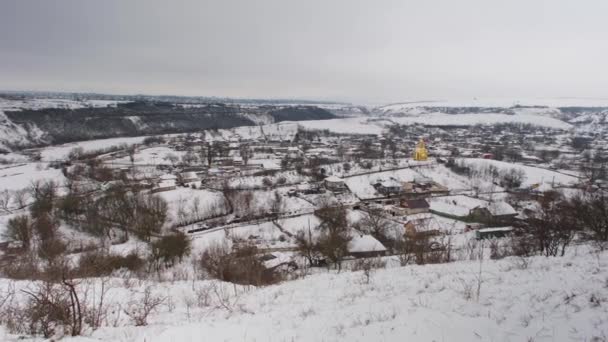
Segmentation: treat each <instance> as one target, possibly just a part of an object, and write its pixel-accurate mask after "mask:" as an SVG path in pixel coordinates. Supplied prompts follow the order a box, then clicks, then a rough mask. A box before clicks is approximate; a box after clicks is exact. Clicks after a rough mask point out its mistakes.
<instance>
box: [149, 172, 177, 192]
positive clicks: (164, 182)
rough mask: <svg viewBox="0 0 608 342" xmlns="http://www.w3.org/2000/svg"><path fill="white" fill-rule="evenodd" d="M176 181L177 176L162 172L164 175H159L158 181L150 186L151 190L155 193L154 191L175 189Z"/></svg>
mask: <svg viewBox="0 0 608 342" xmlns="http://www.w3.org/2000/svg"><path fill="white" fill-rule="evenodd" d="M176 181H177V176H175V175H172V174H164V175H162V176H160V178H159V181H158V182H157V183H156V185H155V186H154V187H153V188H152V192H153V193H156V192H163V191H170V190H175V189H176V188H177V186H176Z"/></svg>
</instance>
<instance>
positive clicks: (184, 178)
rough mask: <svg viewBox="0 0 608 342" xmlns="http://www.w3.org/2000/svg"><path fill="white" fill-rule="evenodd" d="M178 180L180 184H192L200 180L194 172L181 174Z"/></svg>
mask: <svg viewBox="0 0 608 342" xmlns="http://www.w3.org/2000/svg"><path fill="white" fill-rule="evenodd" d="M179 178H180V182H181V183H182V184H188V183H194V182H198V181H199V180H200V179H199V177H198V175H197V174H196V172H194V171H186V172H182V173H180V174H179Z"/></svg>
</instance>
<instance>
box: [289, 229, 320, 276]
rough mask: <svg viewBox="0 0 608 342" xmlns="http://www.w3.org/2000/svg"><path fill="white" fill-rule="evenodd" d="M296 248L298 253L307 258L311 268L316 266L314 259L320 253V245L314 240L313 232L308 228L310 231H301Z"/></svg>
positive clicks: (297, 237)
mask: <svg viewBox="0 0 608 342" xmlns="http://www.w3.org/2000/svg"><path fill="white" fill-rule="evenodd" d="M295 240H296V246H297V250H298V253H299V254H300V255H301V256H303V257H304V258H306V260H307V261H308V265H309V266H311V267H312V266H313V265H314V259H315V257H316V255H317V253H318V252H319V245H318V244H317V243H316V241H314V240H313V238H312V231H311V230H310V227H308V231H306V232H305V231H303V230H301V231H299V232H298V233H297V234H296V236H295Z"/></svg>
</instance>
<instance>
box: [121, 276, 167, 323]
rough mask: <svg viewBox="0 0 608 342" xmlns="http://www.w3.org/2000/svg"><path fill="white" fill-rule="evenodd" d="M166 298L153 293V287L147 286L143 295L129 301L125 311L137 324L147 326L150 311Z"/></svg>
mask: <svg viewBox="0 0 608 342" xmlns="http://www.w3.org/2000/svg"><path fill="white" fill-rule="evenodd" d="M165 300H166V298H165V297H162V296H159V295H156V294H153V293H152V287H151V286H147V287H146V288H145V289H144V293H143V297H142V298H140V299H138V300H133V301H131V302H129V304H128V305H127V308H125V309H124V310H123V311H124V313H125V314H126V315H127V316H129V317H130V318H131V320H133V323H134V324H135V326H138V327H139V326H146V325H148V316H149V315H150V313H152V312H153V311H154V310H156V308H157V307H158V306H160V305H161V304H163V303H164V302H165Z"/></svg>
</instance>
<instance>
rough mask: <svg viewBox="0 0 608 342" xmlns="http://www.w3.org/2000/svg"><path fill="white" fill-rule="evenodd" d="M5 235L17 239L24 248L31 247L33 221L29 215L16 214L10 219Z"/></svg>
mask: <svg viewBox="0 0 608 342" xmlns="http://www.w3.org/2000/svg"><path fill="white" fill-rule="evenodd" d="M3 235H4V237H6V238H8V239H10V240H13V241H17V242H19V243H20V244H21V247H22V248H24V249H29V248H30V245H31V243H32V221H31V220H30V218H29V216H27V215H19V216H15V217H13V218H11V219H9V220H8V223H7V225H6V232H5V233H3Z"/></svg>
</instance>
